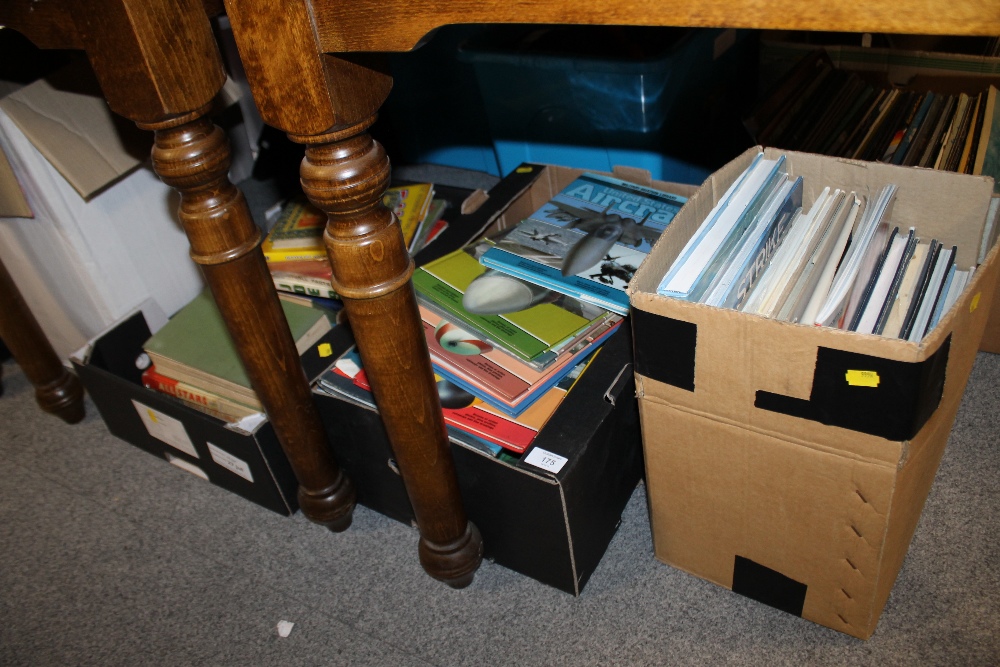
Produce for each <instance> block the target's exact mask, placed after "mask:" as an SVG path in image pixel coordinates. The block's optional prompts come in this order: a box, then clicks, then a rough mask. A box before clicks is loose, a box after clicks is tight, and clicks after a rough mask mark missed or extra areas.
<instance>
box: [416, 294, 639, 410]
mask: <svg viewBox="0 0 1000 667" xmlns="http://www.w3.org/2000/svg"><path fill="white" fill-rule="evenodd" d="M420 316H421V319H422V320H423V325H424V334H425V337H426V339H427V347H428V350H429V351H430V356H431V362H432V364H433V365H434V369H435V370H436V371H437V372H438V373H439V374H441V375H442V376H444V377H445V378H447V379H448V380H450V381H451V382H453V383H454V384H456V385H458V386H459V387H461V388H462V389H465V390H466V391H468V392H469V393H471V394H473V395H475V396H476V397H477V398H479V399H481V400H482V401H484V402H486V403H488V404H490V405H492V406H493V407H495V408H496V409H498V410H500V411H502V412H504V413H505V414H508V415H511V416H512V417H516V416H518V415H520V414H521V413H523V412H524V411H525V410H526V409H527V408H528V407H529V406H531V405H532V403H534V402H535V401H536V400H537V399H538V398H539V397H540V396H541V395H542V394H544V393H545V391H546V390H547V389H548V388H549V387H551V386H552V385H554V384H555V383H556V382H558V381H559V380H560V379H562V377H563V376H565V375H566V374H567V373H569V372H570V371H571V370H572V368H573V366H574V365H575V364H576V362H578V361H579V360H580V359H581V358H582V357H584V356H585V355H587V354H588V353H589V352H590V351H591V350H593V349H594V347H595V346H598V345H600V344H601V343H603V342H604V340H605V339H607V337H608V336H610V335H611V334H612V333H613V332H614V331H615V329H617V328H618V326H619V325H620V324H621V321H620V320H618V321H616V322H614V323H613V324H611V325H610V326H608V327H605V328H604V329H603V330H601V331H600V332H598V333H597V334H596V335H594V336H592V337H590V338H588V339H586V340H584V341H581V342H580V343H578V344H577V345H575V346H574V347H573V349H572V350H568V351H567V354H565V355H561V357H560V360H559V361H558V362H557V363H555V364H552V365H551V366H549V367H547V368H546V369H545V370H544V371H539V370H537V369H535V368H533V367H532V366H530V365H529V364H527V363H525V362H523V361H521V360H520V359H517V358H516V357H514V356H513V355H511V354H509V353H507V352H506V351H504V350H502V349H498V348H495V347H493V346H492V345H490V344H489V343H486V342H485V341H482V340H480V339H478V338H476V337H475V336H473V335H472V334H470V333H468V332H467V331H465V330H464V329H462V328H461V327H459V326H457V325H455V324H454V323H452V322H450V321H449V320H447V319H445V318H443V317H441V316H440V315H438V314H436V313H434V312H433V311H431V310H429V309H428V308H426V307H424V306H421V308H420Z"/></svg>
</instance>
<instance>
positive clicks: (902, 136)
mask: <svg viewBox="0 0 1000 667" xmlns="http://www.w3.org/2000/svg"><path fill="white" fill-rule="evenodd" d="M935 85H937V86H939V87H940V90H938V91H933V90H908V89H903V88H897V87H892V86H888V85H883V84H877V83H873V82H871V81H869V80H866V79H865V78H864V77H863V76H862V75H861V74H859V73H858V72H850V71H845V70H841V69H838V68H836V67H835V66H834V64H833V62H832V61H831V60H830V58H829V56H828V55H827V54H826V52H825V51H823V50H817V51H814V52H812V53H811V54H809V55H807V56H806V57H804V58H803V59H802V60H801V61H799V62H798V63H797V65H796V66H795V67H793V68H792V69H791V70H790V71H789V72H788V73H787V74H786V75H785V76H784V77H783V78H782V79H781V81H779V82H778V83H777V84H775V85H774V86H773V88H772V90H770V91H769V92H768V93H767V94H766V95H765V96H764V97H763V98H762V100H761V101H760V103H759V104H758V105H757V107H756V108H755V109H754V111H753V112H752V113H751V114H750V116H748V117H747V118H746V119H745V121H744V123H745V125H746V127H747V129H748V130H749V131H750V132H751V134H752V135H753V136H754V138H755V141H756V142H757V143H759V144H762V145H767V146H774V147H778V148H783V149H786V150H796V151H802V152H808V153H819V154H821V155H830V156H834V157H847V158H854V159H858V160H866V161H878V162H886V163H890V164H897V165H903V166H915V167H926V168H929V169H939V170H943V171H955V172H959V173H965V174H977V175H978V174H987V175H992V176H994V177H995V178H996V177H998V176H1000V158H998V155H997V153H998V151H997V150H996V149H993V150H991V149H990V146H991V144H994V143H996V142H997V137H998V135H1000V108H998V106H997V88H996V86H993V85H990V84H987V83H983V84H979V85H978V86H977V89H976V90H971V91H970V92H948V91H947V90H946V88H947V85H948V84H947V81H944V82H943V83H940V82H939V83H937V84H935Z"/></svg>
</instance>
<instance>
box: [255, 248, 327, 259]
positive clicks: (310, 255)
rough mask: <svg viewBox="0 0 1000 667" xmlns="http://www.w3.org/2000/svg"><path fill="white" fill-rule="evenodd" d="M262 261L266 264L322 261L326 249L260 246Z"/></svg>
mask: <svg viewBox="0 0 1000 667" xmlns="http://www.w3.org/2000/svg"><path fill="white" fill-rule="evenodd" d="M261 249H262V250H263V252H264V259H265V260H267V261H268V262H292V261H298V260H303V259H324V258H326V248H325V247H323V246H320V247H317V248H267V247H264V246H261Z"/></svg>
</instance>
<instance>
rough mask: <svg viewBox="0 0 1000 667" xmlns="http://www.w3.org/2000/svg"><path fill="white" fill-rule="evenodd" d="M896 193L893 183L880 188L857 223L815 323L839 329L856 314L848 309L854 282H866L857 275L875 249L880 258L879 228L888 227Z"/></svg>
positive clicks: (875, 256) (867, 263)
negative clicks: (855, 231) (887, 222)
mask: <svg viewBox="0 0 1000 667" xmlns="http://www.w3.org/2000/svg"><path fill="white" fill-rule="evenodd" d="M895 195H896V186H895V185H893V184H891V183H890V184H888V185H886V186H884V187H883V188H882V189H881V190H880V191H879V194H878V196H877V197H876V199H875V201H874V202H872V203H871V204H870V205H868V206H866V207H865V210H864V215H862V218H861V221H860V223H859V224H858V231H857V233H856V234H855V235H854V238H853V239H852V240H851V245H850V247H849V248H848V249H847V254H846V255H845V256H844V259H843V261H842V262H841V264H840V267H839V268H838V269H837V273H836V275H835V276H834V279H833V285H832V286H831V288H830V294H829V295H828V296H827V299H826V301H825V302H824V303H823V305H822V306H821V307H820V309H819V312H818V313H817V314H816V324H819V325H822V326H832V327H837V328H839V327H840V326H842V323H843V321H844V320H846V319H848V318H849V317H850V316H851V315H852V314H853V313H851V312H848V311H849V303H848V300H849V299H850V298H852V297H853V293H854V289H855V284H856V283H858V282H863V281H864V278H862V279H861V280H859V279H858V276H859V274H860V273H862V266H863V265H869V260H870V259H871V258H872V254H873V253H872V250H873V249H874V258H875V259H877V257H878V250H880V249H881V246H880V245H879V244H878V241H877V239H876V235H877V234H876V233H877V232H878V230H879V227H882V228H883V229H885V228H886V227H887V225H886V223H885V220H888V218H889V216H890V211H891V208H892V202H893V198H894V197H895ZM886 231H887V230H886ZM873 263H874V262H871V264H873ZM869 270H870V269H869ZM866 277H867V276H866Z"/></svg>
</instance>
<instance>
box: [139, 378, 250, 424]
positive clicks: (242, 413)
mask: <svg viewBox="0 0 1000 667" xmlns="http://www.w3.org/2000/svg"><path fill="white" fill-rule="evenodd" d="M142 384H143V386H145V387H146V388H148V389H152V390H154V391H158V392H160V393H161V394H169V395H170V396H173V397H175V398H177V399H180V400H181V401H182V402H183V403H184V404H185V405H187V406H189V407H192V408H194V409H196V410H200V411H201V412H204V413H206V414H209V415H212V416H213V417H217V418H219V419H222V420H223V421H238V420H240V419H242V418H244V417H247V416H249V415H252V414H254V413H256V412H257V410H254V409H253V408H251V407H249V406H245V405H242V404H240V403H237V402H235V401H230V400H227V399H225V398H223V397H222V396H219V395H217V394H213V393H211V392H209V391H205V390H204V389H200V388H198V387H195V386H193V385H190V384H187V383H186V382H180V381H178V380H174V379H173V378H169V377H167V376H165V375H161V374H160V373H158V372H156V367H155V366H150V367H149V368H147V369H146V370H145V371H144V372H143V374H142Z"/></svg>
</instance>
